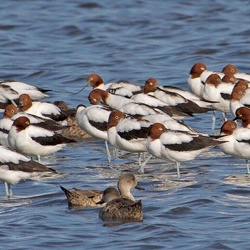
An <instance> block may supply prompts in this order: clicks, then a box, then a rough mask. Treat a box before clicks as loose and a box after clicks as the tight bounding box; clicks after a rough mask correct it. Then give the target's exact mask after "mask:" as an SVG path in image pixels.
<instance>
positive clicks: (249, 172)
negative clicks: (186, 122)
mask: <svg viewBox="0 0 250 250" xmlns="http://www.w3.org/2000/svg"><path fill="white" fill-rule="evenodd" d="M246 165H247V173H248V174H250V170H249V165H248V160H246Z"/></svg>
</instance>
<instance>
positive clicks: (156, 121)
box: [0, 63, 250, 220]
mask: <svg viewBox="0 0 250 250" xmlns="http://www.w3.org/2000/svg"><path fill="white" fill-rule="evenodd" d="M187 83H188V87H189V90H190V91H191V92H189V91H186V90H183V89H180V88H177V87H175V86H163V85H161V83H160V82H158V80H157V79H156V78H149V79H145V83H144V86H142V84H138V85H136V84H133V83H130V82H124V81H123V82H115V83H104V81H103V79H102V78H101V76H99V75H97V74H90V75H89V76H88V77H87V85H86V86H84V88H83V89H86V87H88V86H90V87H92V88H93V89H92V91H89V93H88V94H89V95H88V99H89V103H90V105H89V106H88V107H86V106H84V105H81V104H79V105H78V107H77V108H76V109H70V108H69V107H68V106H67V104H65V103H62V102H55V103H53V104H52V103H48V102H42V101H40V99H42V98H45V97H49V90H44V89H41V88H37V87H34V86H31V85H28V84H26V83H22V82H18V81H1V82H0V109H1V111H2V112H3V115H2V119H1V120H0V152H1V154H0V164H1V165H0V180H2V181H3V182H5V188H6V195H7V196H8V197H12V189H11V185H12V184H17V183H18V182H19V181H21V180H26V179H34V178H35V177H37V176H39V177H43V176H48V174H53V175H55V174H57V171H56V170H54V169H51V168H48V167H46V166H44V165H43V164H42V163H41V157H44V156H47V155H49V154H54V153H55V152H57V151H59V150H62V149H63V147H65V146H67V144H68V143H77V141H78V140H79V139H84V138H86V137H93V138H96V139H99V140H102V141H104V142H105V146H106V150H107V158H108V162H109V163H110V164H112V157H113V158H114V157H116V154H115V153H114V154H111V153H110V152H111V151H110V149H109V147H110V146H111V147H112V148H114V152H116V151H117V150H122V151H127V152H129V153H137V154H138V157H139V161H138V169H135V171H138V174H140V173H143V172H144V167H145V165H146V164H147V163H148V162H150V159H151V158H152V157H156V158H160V159H163V160H164V161H170V162H174V163H175V164H176V168H177V177H178V178H180V177H181V170H180V163H181V162H184V161H189V160H193V159H195V158H196V157H197V156H198V155H200V154H201V153H202V152H206V151H208V150H209V149H211V148H213V147H217V148H218V149H220V150H221V151H222V152H224V153H225V154H228V155H231V156H232V157H237V158H241V159H245V160H246V166H247V173H248V174H250V170H249V166H248V160H249V159H250V109H249V108H248V105H249V104H250V101H249V99H250V98H249V97H250V90H249V86H250V85H249V84H250V74H246V73H240V72H238V70H237V68H236V67H235V66H234V65H231V64H229V65H226V66H225V67H224V68H223V69H222V71H216V72H214V71H209V70H208V69H207V67H206V65H205V64H203V63H196V64H195V65H194V66H193V67H192V68H191V70H190V74H189V76H188V79H187ZM85 91H86V90H85ZM216 111H219V112H222V114H223V117H224V121H225V122H224V124H221V130H220V132H219V133H218V134H213V135H209V134H203V133H199V131H196V130H195V129H193V128H191V127H190V126H188V125H186V124H185V123H184V121H185V118H186V117H193V116H195V115H196V114H198V113H199V114H202V115H206V113H208V112H213V114H214V119H213V124H212V129H214V123H215V112H216ZM228 113H229V114H231V115H232V117H233V119H232V120H227V115H228ZM236 120H241V124H240V123H239V122H238V123H236ZM145 154H148V156H147V158H145V159H144V158H143V157H144V156H145ZM143 159H144V160H143ZM83 160H84V159H83ZM148 167H149V168H150V164H148ZM124 175H125V176H124ZM124 183H125V184H124ZM136 183H137V182H136V177H135V176H134V175H133V174H130V175H129V174H127V175H126V174H123V175H121V177H120V180H119V182H118V184H119V185H118V187H119V191H118V190H116V189H114V188H109V189H107V190H105V191H104V190H102V191H97V190H77V189H75V190H68V189H66V188H64V187H61V188H62V190H63V191H64V192H65V194H66V196H67V198H68V204H69V205H80V206H93V207H98V206H103V205H102V203H104V204H105V207H104V208H103V209H102V210H101V211H100V217H101V218H102V219H103V220H115V219H126V220H127V219H129V220H131V219H132V220H142V218H143V215H142V204H141V202H140V201H139V202H136V201H135V200H134V198H133V196H132V195H131V194H130V191H129V190H130V189H131V188H133V187H136V185H137V184H136ZM123 185H124V186H125V187H124V188H123ZM103 191H104V192H103ZM102 197H103V198H102Z"/></svg>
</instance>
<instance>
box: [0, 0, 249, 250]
mask: <svg viewBox="0 0 250 250" xmlns="http://www.w3.org/2000/svg"><path fill="white" fill-rule="evenodd" d="M249 12H250V1H248V0H242V1H231V2H230V3H229V2H228V1H225V0H217V1H216V0H214V1H204V0H202V1H198V2H197V1H196V2H192V1H189V2H188V1H184V0H182V1H175V2H173V1H163V0H156V1H140V0H137V1H132V0H128V1H102V2H101V1H89V2H88V1H66V0H62V1H60V2H59V1H42V0H41V1H30V0H26V1H4V2H2V3H1V6H0V14H1V17H2V19H1V20H2V21H1V24H0V53H1V60H0V76H1V78H2V79H16V80H20V81H23V82H26V83H29V84H33V85H36V86H39V87H42V88H46V89H51V90H52V92H51V95H50V97H49V98H47V99H46V100H45V101H51V102H53V101H55V100H64V101H67V102H68V103H69V105H70V106H71V107H76V106H77V105H78V104H80V103H83V104H86V105H88V100H87V96H88V93H89V91H90V89H89V88H88V89H85V90H84V91H82V92H81V93H79V94H77V95H73V94H74V93H76V92H77V91H79V90H80V89H81V87H82V86H83V85H85V84H86V82H85V79H86V76H87V75H89V74H90V73H94V72H95V73H98V74H100V75H101V76H102V77H103V79H104V80H105V82H110V81H113V80H114V81H115V80H120V79H123V80H125V79H126V80H129V81H131V82H133V83H137V84H139V85H143V84H144V82H145V80H146V79H147V78H149V77H156V78H158V81H159V84H161V85H173V86H177V87H182V88H184V89H188V88H187V77H188V74H189V71H190V69H191V67H192V66H193V64H194V63H196V62H198V61H201V62H204V63H205V64H206V65H207V66H208V68H209V69H211V70H221V69H222V68H223V67H224V66H225V65H226V64H228V63H232V64H235V65H236V66H237V67H238V69H239V70H240V71H243V72H248V73H250V70H249V67H248V66H249V65H248V64H249V59H250V49H249V48H250V47H249V35H250V29H249V21H250V20H249V19H250V17H249ZM217 117H218V119H217V121H216V129H217V130H218V129H219V127H220V125H221V124H222V118H221V115H220V114H219V113H218V114H217ZM211 118H212V114H204V115H197V116H195V117H193V118H189V119H187V120H186V123H187V124H188V125H190V126H192V127H194V128H195V129H197V130H198V131H200V132H205V133H210V132H211ZM43 160H44V163H45V164H46V165H48V166H50V167H53V168H55V169H56V170H58V171H59V172H61V173H62V174H63V175H62V176H60V177H59V178H54V179H44V180H41V181H26V182H22V183H19V184H18V185H16V186H14V187H13V192H14V198H13V199H7V198H6V197H5V193H4V184H1V188H0V218H1V224H0V238H1V244H0V249H51V248H52V247H55V248H57V249H68V248H71V249H83V248H84V249H94V248H95V249H96V248H104V249H110V248H116V247H119V248H122V249H124V248H130V249H153V248H154V249H192V250H193V249H249V248H250V244H249V240H248V236H249V230H250V223H249V219H250V215H249V212H250V200H249V197H250V187H249V186H250V184H249V183H250V177H248V176H245V172H246V169H245V162H244V161H243V160H240V159H233V158H231V157H229V156H226V155H224V154H223V153H221V152H220V151H219V150H218V149H213V150H211V151H209V152H208V153H206V154H203V155H201V156H200V157H198V158H197V159H195V160H193V161H190V162H186V163H183V164H182V167H181V175H182V176H181V178H180V179H179V180H178V179H177V178H176V169H175V166H174V164H172V163H165V162H163V161H160V160H157V159H153V160H151V161H150V162H149V163H148V164H147V166H146V169H145V174H137V177H138V179H139V182H140V184H141V186H143V187H144V188H145V189H146V190H145V191H137V190H135V191H134V192H133V194H134V196H135V197H136V199H142V203H143V212H144V221H143V222H142V223H125V224H120V225H117V224H111V225H110V224H105V223H104V222H102V221H101V220H100V219H99V218H98V209H92V208H87V209H76V210H69V209H68V207H67V202H66V199H65V196H64V194H63V192H62V191H61V189H60V187H59V186H60V185H63V186H65V187H66V188H71V187H78V188H82V189H94V188H95V189H105V188H106V187H108V186H110V185H116V182H117V178H118V176H119V174H120V173H121V172H122V171H132V172H135V173H136V170H137V168H138V166H137V165H136V164H135V162H136V161H137V158H136V156H133V155H129V154H126V155H124V156H122V157H120V159H117V160H115V161H113V162H112V163H111V164H110V165H108V164H107V158H106V155H105V150H104V144H103V142H101V141H92V140H90V141H87V142H79V143H77V144H75V145H70V146H68V147H66V148H65V149H64V150H63V151H61V152H58V153H57V154H56V156H52V157H49V158H45V159H43Z"/></svg>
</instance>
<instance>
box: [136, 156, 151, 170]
mask: <svg viewBox="0 0 250 250" xmlns="http://www.w3.org/2000/svg"><path fill="white" fill-rule="evenodd" d="M152 157H153V156H152V155H150V156H149V157H148V158H147V159H146V160H145V161H144V162H143V163H142V164H141V165H140V168H139V169H138V172H139V173H140V174H143V173H144V167H145V165H146V164H147V163H148V161H149V160H150V159H151V158H152Z"/></svg>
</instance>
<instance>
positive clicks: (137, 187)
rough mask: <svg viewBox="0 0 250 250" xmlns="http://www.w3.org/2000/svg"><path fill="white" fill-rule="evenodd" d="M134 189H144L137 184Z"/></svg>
mask: <svg viewBox="0 0 250 250" xmlns="http://www.w3.org/2000/svg"><path fill="white" fill-rule="evenodd" d="M135 188H136V189H139V190H145V188H143V187H141V186H139V185H138V184H137V185H136V186H135Z"/></svg>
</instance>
